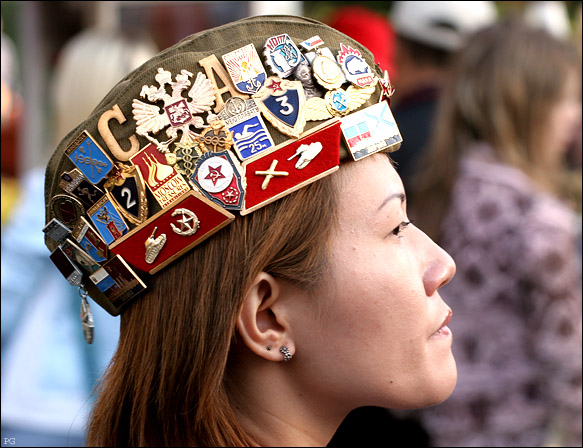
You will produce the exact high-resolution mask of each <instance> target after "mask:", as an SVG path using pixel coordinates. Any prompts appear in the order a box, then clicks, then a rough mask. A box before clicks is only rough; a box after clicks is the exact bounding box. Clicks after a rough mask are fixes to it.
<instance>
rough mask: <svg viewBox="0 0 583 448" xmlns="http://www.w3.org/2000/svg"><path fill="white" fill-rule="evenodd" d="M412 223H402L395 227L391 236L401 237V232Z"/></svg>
mask: <svg viewBox="0 0 583 448" xmlns="http://www.w3.org/2000/svg"><path fill="white" fill-rule="evenodd" d="M411 222H412V221H403V222H402V223H401V224H399V225H398V226H397V227H395V228H394V229H393V231H392V232H391V235H394V236H398V237H400V236H401V232H402V231H403V230H404V229H405V227H407V226H408V225H409V224H411Z"/></svg>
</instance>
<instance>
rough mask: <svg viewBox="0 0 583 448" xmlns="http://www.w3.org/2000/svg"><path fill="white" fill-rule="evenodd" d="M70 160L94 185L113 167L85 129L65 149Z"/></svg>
mask: <svg viewBox="0 0 583 448" xmlns="http://www.w3.org/2000/svg"><path fill="white" fill-rule="evenodd" d="M65 154H66V155H67V157H69V159H70V160H71V162H73V163H74V164H75V166H76V167H77V168H78V169H79V171H81V173H83V175H84V176H85V177H86V178H87V179H88V180H89V181H90V182H91V183H92V184H94V185H96V184H98V183H99V182H100V181H101V180H103V179H105V176H106V175H107V173H109V171H110V170H111V169H112V168H113V162H112V161H111V159H110V158H109V156H108V155H107V154H106V152H105V151H104V150H103V149H101V147H100V146H99V145H98V144H97V142H96V141H95V139H94V138H93V137H92V136H91V135H90V134H89V132H87V131H83V132H81V134H80V135H79V136H78V137H77V138H76V139H75V140H74V141H73V143H71V144H70V145H69V147H68V148H67V149H66V150H65Z"/></svg>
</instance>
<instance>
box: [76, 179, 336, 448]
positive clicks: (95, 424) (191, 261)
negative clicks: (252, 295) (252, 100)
mask: <svg viewBox="0 0 583 448" xmlns="http://www.w3.org/2000/svg"><path fill="white" fill-rule="evenodd" d="M332 178H333V176H328V177H326V178H324V179H321V180H319V181H317V182H315V183H313V184H311V185H309V186H307V187H305V188H303V189H301V190H299V191H297V192H295V193H293V194H291V195H289V196H287V197H285V198H283V199H281V200H279V201H277V202H276V203H274V204H271V205H269V206H267V207H264V208H262V209H260V210H258V211H256V212H254V213H252V214H250V215H247V216H244V217H237V218H236V219H235V220H234V221H233V222H232V223H231V224H230V225H229V226H228V227H227V228H225V229H223V230H222V231H220V232H219V233H218V234H216V235H214V236H213V237H211V238H210V239H209V240H208V241H206V242H204V243H202V244H201V245H200V246H198V247H196V248H195V249H193V250H191V251H190V252H189V253H188V254H186V255H185V256H183V257H182V258H181V259H180V260H178V261H176V262H175V263H174V264H173V265H172V266H170V267H168V268H167V269H165V270H164V271H161V272H160V273H159V274H158V275H157V276H156V277H155V278H154V279H153V283H152V285H151V288H150V290H149V292H148V293H147V294H146V295H145V296H143V297H140V298H137V299H135V302H134V303H133V304H130V305H129V308H128V309H126V310H125V311H124V312H123V313H122V316H121V335H120V341H119V346H118V349H117V351H116V353H115V355H114V357H113V359H112V362H111V365H110V368H109V369H108V371H107V372H106V374H105V376H104V378H103V381H102V383H101V385H100V387H99V395H98V398H97V401H96V404H95V407H94V410H93V414H92V417H91V420H90V423H89V429H88V438H87V444H88V445H90V446H94V445H99V446H138V445H139V446H251V445H256V442H255V441H254V440H253V439H252V438H251V437H250V436H249V435H248V434H246V433H245V431H244V430H243V428H241V426H240V425H239V424H238V423H237V421H236V419H235V416H234V412H233V408H232V404H231V402H230V399H229V390H228V384H229V383H230V381H229V378H228V374H229V372H228V370H227V369H226V366H227V361H228V359H229V351H230V349H231V342H232V340H233V338H234V336H235V322H236V318H237V315H238V313H239V309H240V307H241V304H242V301H243V295H244V292H245V291H246V290H247V288H248V287H249V286H250V285H251V282H252V280H253V279H254V278H255V276H256V275H257V274H258V273H259V272H261V271H266V272H269V273H270V274H272V275H273V276H275V277H278V278H282V279H284V280H287V281H290V282H293V283H294V284H295V285H298V286H300V287H302V288H304V289H305V290H310V288H313V287H314V286H315V285H316V284H317V283H318V281H319V280H320V279H321V277H322V273H323V269H324V267H325V265H326V261H327V254H328V252H327V241H328V240H329V233H330V229H331V228H332V227H333V223H334V219H335V216H336V212H335V204H336V188H335V187H334V182H333V179H332Z"/></svg>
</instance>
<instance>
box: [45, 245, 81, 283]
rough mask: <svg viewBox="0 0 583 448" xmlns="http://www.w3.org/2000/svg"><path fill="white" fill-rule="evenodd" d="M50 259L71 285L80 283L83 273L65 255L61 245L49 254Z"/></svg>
mask: <svg viewBox="0 0 583 448" xmlns="http://www.w3.org/2000/svg"><path fill="white" fill-rule="evenodd" d="M49 258H50V259H51V261H52V262H53V263H54V264H55V266H56V267H57V269H58V270H59V271H60V272H61V274H63V277H65V278H66V279H67V281H68V282H69V284H70V285H71V286H79V285H81V281H82V279H83V273H82V272H81V270H80V269H79V268H78V267H77V266H76V265H75V263H73V261H71V260H70V259H69V257H67V255H66V254H65V252H63V249H61V247H60V246H59V247H57V248H56V249H55V250H54V251H53V252H52V253H51V255H50V256H49Z"/></svg>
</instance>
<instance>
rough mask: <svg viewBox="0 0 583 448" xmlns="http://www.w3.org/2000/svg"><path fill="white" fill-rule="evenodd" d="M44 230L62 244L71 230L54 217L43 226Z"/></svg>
mask: <svg viewBox="0 0 583 448" xmlns="http://www.w3.org/2000/svg"><path fill="white" fill-rule="evenodd" d="M43 232H44V233H46V234H47V235H48V236H49V237H50V238H51V239H53V240H54V241H56V242H57V243H58V244H61V243H62V242H63V241H65V239H66V238H67V237H68V236H69V234H70V233H71V230H69V228H68V227H67V226H66V225H65V224H63V223H62V222H61V221H59V220H58V219H57V218H53V219H51V221H50V222H49V223H48V224H47V225H46V226H44V227H43Z"/></svg>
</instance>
